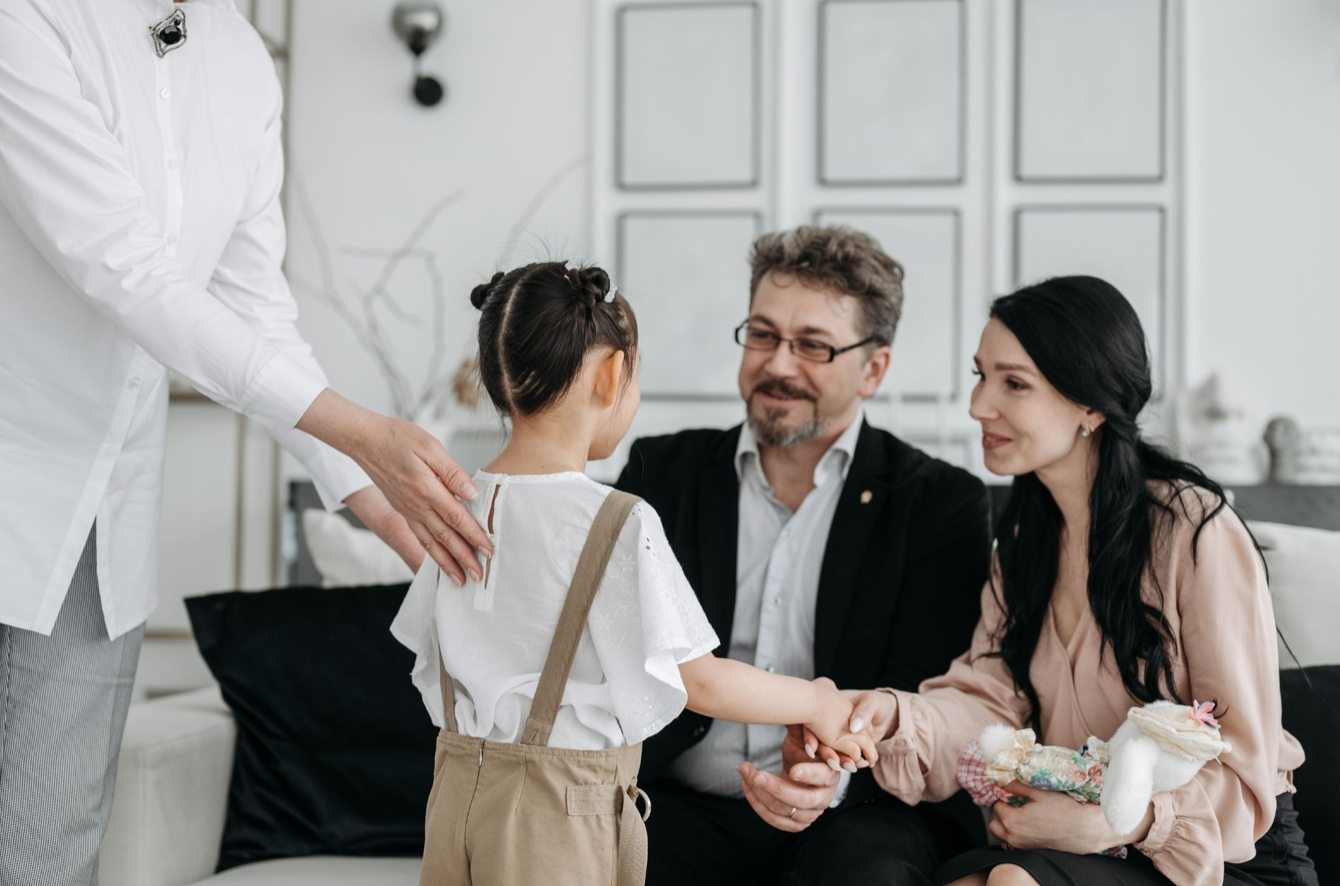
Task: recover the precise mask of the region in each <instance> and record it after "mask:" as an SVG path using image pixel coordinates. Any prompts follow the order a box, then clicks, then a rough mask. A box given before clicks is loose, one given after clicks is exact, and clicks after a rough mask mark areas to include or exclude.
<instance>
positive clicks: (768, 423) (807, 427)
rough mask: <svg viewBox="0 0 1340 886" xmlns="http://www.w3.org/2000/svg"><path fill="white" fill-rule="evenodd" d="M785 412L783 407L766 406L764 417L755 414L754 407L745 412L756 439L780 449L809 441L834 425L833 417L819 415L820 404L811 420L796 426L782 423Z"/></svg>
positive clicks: (765, 444)
mask: <svg viewBox="0 0 1340 886" xmlns="http://www.w3.org/2000/svg"><path fill="white" fill-rule="evenodd" d="M785 414H786V412H785V410H782V409H767V408H764V410H763V417H762V418H759V417H758V416H756V415H754V410H753V409H746V412H745V415H746V417H747V418H748V421H749V430H751V431H753V433H754V439H755V440H757V441H758V442H759V443H762V444H763V445H764V446H775V447H776V448H778V449H789V448H791V447H792V446H799V445H800V444H802V443H808V442H810V441H811V440H813V439H814V438H815V437H818V436H819V435H820V434H822V433H823V432H824V431H826V430H828V429H829V428H830V427H832V425H833V420H832V419H831V418H820V417H819V407H818V406H815V407H814V414H813V415H812V416H811V417H810V419H809V421H805V422H801V423H800V424H799V425H796V426H795V427H785V426H784V425H782V424H781V421H782V417H783V416H784V415H785Z"/></svg>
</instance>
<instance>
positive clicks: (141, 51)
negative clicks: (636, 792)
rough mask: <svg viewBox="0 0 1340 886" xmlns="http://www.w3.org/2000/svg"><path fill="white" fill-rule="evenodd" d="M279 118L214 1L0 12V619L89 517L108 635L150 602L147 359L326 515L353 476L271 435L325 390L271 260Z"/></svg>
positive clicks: (3, 7)
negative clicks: (304, 477)
mask: <svg viewBox="0 0 1340 886" xmlns="http://www.w3.org/2000/svg"><path fill="white" fill-rule="evenodd" d="M178 8H179V9H182V10H183V11H184V12H185V13H186V18H187V34H188V38H187V41H186V43H185V45H183V46H181V47H179V48H178V49H176V50H175V51H173V52H170V53H169V54H168V55H167V56H166V57H164V58H161V59H160V58H158V57H157V56H156V55H155V53H154V50H153V43H152V40H151V38H150V36H149V28H150V26H151V25H153V24H154V23H155V22H158V21H160V20H161V19H163V18H164V17H166V16H167V15H169V14H171V13H172V11H173V10H174V9H178ZM280 110H281V95H280V90H279V84H278V81H277V79H276V77H275V73H274V66H273V63H272V62H271V60H270V58H269V56H268V54H267V53H266V50H265V47H264V45H263V44H262V42H261V39H260V37H259V36H258V35H257V34H256V32H255V31H254V30H253V29H252V27H251V25H250V24H249V23H248V22H247V21H246V19H244V18H243V17H242V16H241V15H239V14H238V12H237V11H236V9H235V8H234V5H233V3H232V0H192V2H189V3H183V4H180V5H178V6H175V7H174V5H173V4H172V3H171V2H169V0H0V275H2V276H0V317H2V318H3V319H0V563H3V564H4V565H5V580H4V581H3V582H0V622H2V623H5V624H9V625H13V626H15V627H20V628H26V629H30V630H34V631H38V632H40V633H44V634H47V633H50V632H51V628H52V626H53V625H54V623H55V620H56V616H57V614H58V612H59V611H60V607H61V603H62V602H63V601H64V598H65V592H66V589H67V587H68V585H69V582H70V578H71V575H72V574H73V572H74V568H75V565H76V563H77V561H78V558H79V554H80V551H81V550H82V548H83V546H84V542H85V540H86V539H87V537H88V533H89V529H90V527H91V525H92V524H93V522H94V519H95V518H96V520H97V524H98V533H97V541H98V552H97V563H98V582H99V585H100V587H101V591H102V602H103V613H104V615H105V618H106V624H107V630H108V633H109V635H111V636H112V637H116V636H119V635H120V634H122V633H124V632H125V631H127V630H129V629H130V628H132V627H135V626H136V625H138V624H140V623H141V622H143V621H144V620H145V619H146V618H147V617H148V615H149V613H150V612H151V611H152V610H153V608H154V603H155V600H156V589H155V569H156V564H157V551H156V545H155V537H156V535H157V529H158V512H159V500H160V486H161V468H162V461H163V446H164V434H165V429H166V411H167V385H166V382H165V378H164V376H165V370H164V368H163V367H164V366H168V367H171V368H172V369H174V370H176V371H177V372H180V373H181V374H182V375H184V376H185V377H186V378H187V379H189V380H190V381H191V382H192V383H193V384H194V385H195V386H196V387H197V388H199V389H200V390H201V391H203V392H204V393H205V394H207V395H209V396H210V397H211V398H213V399H214V400H217V401H218V402H220V403H222V404H224V405H226V406H229V407H231V408H233V409H235V410H238V411H241V412H243V413H245V414H246V415H248V416H251V417H252V418H255V419H256V420H258V421H260V422H261V423H262V424H263V425H264V426H265V427H266V428H267V429H268V430H269V431H270V433H271V434H273V435H274V436H275V438H276V439H277V440H279V442H280V443H282V444H283V445H284V446H285V447H286V448H288V449H289V451H290V452H292V453H293V454H294V455H296V456H297V457H298V458H299V459H301V460H302V461H303V462H304V463H305V464H306V466H307V468H308V469H309V471H310V472H311V473H312V475H313V477H314V478H315V480H316V483H317V488H318V489H319V490H320V491H321V493H322V497H323V500H324V501H325V503H326V505H327V507H337V506H338V503H339V502H340V501H341V500H342V499H343V498H345V497H346V496H348V495H349V494H350V493H352V492H354V491H355V490H357V489H359V488H361V487H363V486H366V485H367V484H368V482H369V481H368V479H367V477H366V475H364V474H363V473H362V471H360V470H359V469H358V468H357V466H356V465H354V463H353V462H352V461H350V460H349V459H347V458H345V457H344V456H343V455H340V454H339V453H336V452H335V451H334V450H332V449H330V448H329V447H326V446H324V445H323V444H320V443H319V442H317V441H316V440H315V439H313V438H311V437H309V436H307V435H305V434H303V433H301V432H299V431H296V430H294V425H295V424H296V423H297V421H298V419H299V418H301V416H302V414H303V413H304V412H305V411H306V410H307V407H308V406H310V405H311V402H312V400H314V399H315V398H316V395H317V394H319V393H320V392H321V391H322V389H324V388H325V387H326V378H325V375H324V374H323V373H322V371H321V369H320V367H319V366H318V365H317V363H316V361H315V360H314V359H313V357H312V353H311V349H310V348H309V346H308V345H307V344H306V343H305V342H304V341H303V340H302V338H301V337H300V336H299V334H298V332H297V329H296V327H295V321H296V319H297V309H296V306H295V304H294V301H293V297H292V295H291V294H290V292H289V289H288V286H287V284H286V282H285V280H284V276H283V272H282V270H281V264H282V261H283V255H284V246H285V240H284V222H283V217H282V214H281V208H280V203H279V190H280V185H281V183H282V181H283V152H282V147H281V142H280Z"/></svg>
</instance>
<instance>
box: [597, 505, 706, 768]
mask: <svg viewBox="0 0 1340 886" xmlns="http://www.w3.org/2000/svg"><path fill="white" fill-rule="evenodd" d="M587 624H588V626H589V628H590V631H591V639H592V641H593V642H594V644H595V648H596V654H597V656H598V657H599V659H600V664H601V667H602V669H603V670H604V672H605V679H606V680H607V681H608V683H609V686H610V690H611V692H612V694H613V700H614V713H615V716H617V717H618V719H619V726H620V728H621V729H622V730H623V733H624V740H625V741H627V742H628V743H629V744H636V743H637V742H639V741H642V740H643V739H645V738H647V737H648V736H651V735H655V734H656V733H657V732H659V731H660V730H661V729H663V728H665V726H667V725H668V724H669V723H670V722H671V721H672V720H674V719H675V718H676V717H678V716H679V714H680V712H681V711H683V710H684V705H685V703H686V702H687V701H688V693H687V692H686V691H685V690H684V682H683V680H682V679H680V676H679V666H680V665H681V664H684V663H685V662H688V661H692V660H693V659H695V658H699V657H701V656H703V655H706V654H707V653H709V652H711V651H712V650H713V649H715V648H716V647H717V646H718V645H719V643H720V641H719V640H718V639H717V635H716V632H715V631H713V630H712V625H711V624H710V623H709V622H708V620H707V615H706V614H705V613H704V612H703V609H702V606H701V605H700V604H699V602H698V598H697V596H696V595H695V594H694V593H693V588H691V587H690V586H689V582H688V579H686V578H685V577H684V571H683V569H681V568H680V566H679V561H678V560H676V559H675V555H674V553H673V552H672V551H671V549H670V542H669V540H668V539H667V538H666V537H665V530H664V528H662V526H661V520H660V517H658V516H657V514H656V511H655V510H654V509H653V508H652V507H651V506H650V505H648V504H646V503H645V502H642V503H639V504H638V505H637V506H636V507H634V508H633V512H632V514H630V515H629V518H628V522H627V523H625V524H624V528H623V532H622V533H621V534H620V535H619V541H618V544H617V545H616V546H615V552H614V555H613V556H612V557H611V558H610V563H609V566H608V568H607V569H606V571H605V579H604V581H603V582H602V583H601V586H600V591H599V593H597V594H596V598H595V601H594V602H593V603H592V605H591V612H590V615H589V616H588V617H587Z"/></svg>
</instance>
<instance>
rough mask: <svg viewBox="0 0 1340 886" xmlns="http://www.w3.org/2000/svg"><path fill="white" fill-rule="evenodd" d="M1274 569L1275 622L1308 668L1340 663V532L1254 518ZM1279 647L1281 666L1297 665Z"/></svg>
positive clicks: (1252, 524)
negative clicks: (1259, 520)
mask: <svg viewBox="0 0 1340 886" xmlns="http://www.w3.org/2000/svg"><path fill="white" fill-rule="evenodd" d="M1248 526H1249V527H1250V528H1251V530H1252V534H1253V535H1255V536H1256V540H1257V542H1259V543H1260V545H1261V549H1262V551H1264V552H1265V555H1266V565H1267V566H1268V567H1269V568H1270V592H1271V595H1272V596H1273V597H1274V601H1275V623H1276V624H1277V625H1278V627H1279V629H1280V633H1281V634H1283V635H1284V639H1285V640H1287V641H1288V643H1289V646H1290V647H1292V649H1293V651H1294V654H1295V655H1297V656H1298V660H1299V662H1300V663H1301V664H1302V665H1303V667H1310V666H1312V665H1329V664H1340V532H1329V531H1327V530H1325V529H1308V528H1305V527H1301V526H1286V525H1284V524H1282V523H1258V522H1249V523H1248ZM1295 666H1296V665H1295V664H1294V661H1293V659H1292V658H1291V657H1290V656H1289V654H1288V652H1286V651H1285V649H1284V647H1283V645H1281V646H1280V667H1281V668H1292V667H1295Z"/></svg>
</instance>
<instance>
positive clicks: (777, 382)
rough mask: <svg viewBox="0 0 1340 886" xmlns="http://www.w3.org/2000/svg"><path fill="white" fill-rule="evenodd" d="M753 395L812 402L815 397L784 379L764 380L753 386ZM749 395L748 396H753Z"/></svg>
mask: <svg viewBox="0 0 1340 886" xmlns="http://www.w3.org/2000/svg"><path fill="white" fill-rule="evenodd" d="M753 394H772V395H780V396H782V397H794V398H796V399H798V400H809V401H810V402H814V400H815V396H814V394H811V393H810V392H809V391H806V390H803V389H801V388H798V387H796V386H795V385H793V384H791V383H790V382H788V381H786V380H785V379H780V378H765V379H763V381H761V382H759V383H758V384H756V385H754V390H753ZM753 394H751V395H750V396H753Z"/></svg>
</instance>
